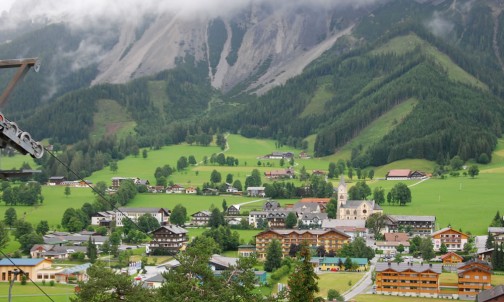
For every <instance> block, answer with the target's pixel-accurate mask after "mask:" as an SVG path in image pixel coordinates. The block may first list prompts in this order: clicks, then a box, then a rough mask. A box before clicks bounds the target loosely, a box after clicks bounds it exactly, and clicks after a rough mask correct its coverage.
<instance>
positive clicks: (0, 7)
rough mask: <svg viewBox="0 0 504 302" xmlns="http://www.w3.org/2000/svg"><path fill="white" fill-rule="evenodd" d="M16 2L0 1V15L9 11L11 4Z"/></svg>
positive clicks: (12, 0) (10, 0) (9, 0)
mask: <svg viewBox="0 0 504 302" xmlns="http://www.w3.org/2000/svg"><path fill="white" fill-rule="evenodd" d="M14 1H16V0H1V1H0V13H1V12H3V11H6V10H9V8H10V7H11V5H12V3H14Z"/></svg>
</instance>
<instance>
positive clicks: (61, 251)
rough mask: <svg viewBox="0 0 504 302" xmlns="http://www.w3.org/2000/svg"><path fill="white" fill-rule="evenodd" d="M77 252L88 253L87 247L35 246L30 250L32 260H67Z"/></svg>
mask: <svg viewBox="0 0 504 302" xmlns="http://www.w3.org/2000/svg"><path fill="white" fill-rule="evenodd" d="M76 252H83V253H86V252H87V247H85V246H66V245H59V244H35V245H34V246H32V248H31V249H30V256H31V257H32V258H45V259H66V258H68V256H69V255H70V254H73V253H76Z"/></svg>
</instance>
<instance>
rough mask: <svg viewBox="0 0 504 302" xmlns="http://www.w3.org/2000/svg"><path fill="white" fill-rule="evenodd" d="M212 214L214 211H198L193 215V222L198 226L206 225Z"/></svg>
mask: <svg viewBox="0 0 504 302" xmlns="http://www.w3.org/2000/svg"><path fill="white" fill-rule="evenodd" d="M211 215H212V213H210V211H206V210H204V211H199V212H196V213H194V214H192V215H191V216H192V218H191V224H192V225H197V226H206V225H207V224H208V221H209V220H210V216H211Z"/></svg>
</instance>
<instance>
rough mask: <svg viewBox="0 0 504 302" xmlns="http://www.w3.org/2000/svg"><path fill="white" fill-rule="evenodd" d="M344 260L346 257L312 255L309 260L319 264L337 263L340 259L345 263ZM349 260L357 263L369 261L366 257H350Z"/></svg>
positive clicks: (361, 263) (363, 263)
mask: <svg viewBox="0 0 504 302" xmlns="http://www.w3.org/2000/svg"><path fill="white" fill-rule="evenodd" d="M345 260H346V258H340V257H312V258H311V260H310V262H311V263H319V264H339V263H340V261H341V263H345ZM350 260H352V262H354V263H357V264H358V265H366V264H368V262H369V261H368V259H367V258H350Z"/></svg>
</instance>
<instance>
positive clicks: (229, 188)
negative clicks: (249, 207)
mask: <svg viewBox="0 0 504 302" xmlns="http://www.w3.org/2000/svg"><path fill="white" fill-rule="evenodd" d="M240 192H241V191H239V190H238V189H237V188H235V187H233V185H232V184H229V183H226V193H232V194H236V193H240Z"/></svg>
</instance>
